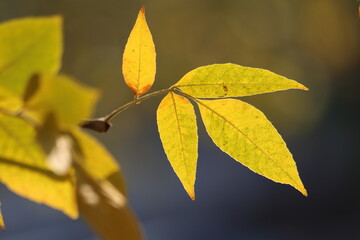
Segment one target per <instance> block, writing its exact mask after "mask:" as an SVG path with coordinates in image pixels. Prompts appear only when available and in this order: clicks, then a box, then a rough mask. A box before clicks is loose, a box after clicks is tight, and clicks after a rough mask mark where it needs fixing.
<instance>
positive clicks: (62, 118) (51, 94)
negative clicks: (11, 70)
mask: <svg viewBox="0 0 360 240" xmlns="http://www.w3.org/2000/svg"><path fill="white" fill-rule="evenodd" d="M39 85H40V86H39V89H38V91H37V93H35V95H34V96H32V97H31V99H29V100H28V102H27V103H26V105H25V112H26V114H28V115H29V116H30V117H31V118H32V119H35V121H37V122H39V123H43V122H44V120H45V118H46V117H47V115H48V114H49V113H54V115H55V118H56V120H57V123H58V124H59V128H60V129H62V130H64V129H69V128H71V127H73V126H74V125H78V124H79V123H80V122H82V121H83V119H85V118H88V117H90V115H91V113H92V111H93V107H94V104H95V102H96V101H97V98H98V92H97V91H96V90H95V89H93V88H90V87H87V86H85V85H84V84H81V83H79V82H77V81H75V80H74V79H72V78H70V77H68V76H65V75H59V76H56V77H51V76H41V77H40V83H39Z"/></svg>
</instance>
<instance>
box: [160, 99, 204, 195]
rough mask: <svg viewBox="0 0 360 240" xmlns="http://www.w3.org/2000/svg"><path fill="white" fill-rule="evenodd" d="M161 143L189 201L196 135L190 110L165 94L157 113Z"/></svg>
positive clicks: (190, 107)
mask: <svg viewBox="0 0 360 240" xmlns="http://www.w3.org/2000/svg"><path fill="white" fill-rule="evenodd" d="M157 125H158V129H159V133H160V138H161V142H162V144H163V146H164V150H165V153H166V155H167V157H168V159H169V162H170V164H171V166H172V167H173V169H174V171H175V173H176V174H177V176H178V177H179V179H180V181H181V183H182V184H183V186H184V188H185V190H186V192H187V193H188V194H189V196H190V197H191V199H193V200H194V199H195V192H194V184H195V178H196V164H197V158H198V152H197V151H198V134H197V125H196V115H195V112H194V107H193V106H192V104H191V103H190V102H189V100H187V99H186V98H184V97H182V96H179V95H176V94H174V93H169V94H168V95H166V96H165V98H164V99H163V100H162V101H161V103H160V105H159V108H158V110H157Z"/></svg>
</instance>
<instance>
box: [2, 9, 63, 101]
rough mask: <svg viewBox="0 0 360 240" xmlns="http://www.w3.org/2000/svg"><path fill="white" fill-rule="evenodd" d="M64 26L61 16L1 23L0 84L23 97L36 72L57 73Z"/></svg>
mask: <svg viewBox="0 0 360 240" xmlns="http://www.w3.org/2000/svg"><path fill="white" fill-rule="evenodd" d="M61 27H62V19H61V17H60V16H54V17H39V18H22V19H17V20H11V21H8V22H5V23H2V24H0V85H2V86H4V87H6V88H7V89H8V90H9V91H11V92H12V93H14V94H15V95H16V96H22V94H23V92H24V89H25V87H26V83H27V81H28V80H29V79H30V77H31V76H32V75H33V74H34V73H46V74H50V75H55V74H56V73H57V71H58V70H59V68H60V65H61V55H62V32H61Z"/></svg>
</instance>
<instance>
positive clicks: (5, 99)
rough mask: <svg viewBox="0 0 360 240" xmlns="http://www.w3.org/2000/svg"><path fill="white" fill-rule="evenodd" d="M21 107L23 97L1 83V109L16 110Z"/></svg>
mask: <svg viewBox="0 0 360 240" xmlns="http://www.w3.org/2000/svg"><path fill="white" fill-rule="evenodd" d="M21 107H22V100H21V98H20V97H18V96H15V95H14V94H13V93H11V92H10V91H9V90H7V89H6V88H4V87H3V86H1V85H0V111H6V112H15V111H17V110H19V109H20V108H21Z"/></svg>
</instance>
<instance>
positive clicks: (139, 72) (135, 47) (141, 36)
mask: <svg viewBox="0 0 360 240" xmlns="http://www.w3.org/2000/svg"><path fill="white" fill-rule="evenodd" d="M122 71H123V75H124V79H125V82H126V84H127V85H128V87H129V88H130V89H131V90H132V91H133V92H134V94H135V96H140V95H142V94H144V93H146V92H147V91H149V89H150V87H151V86H152V85H153V83H154V80H155V72H156V53H155V45H154V42H153V39H152V36H151V32H150V30H149V27H148V25H147V23H146V19H145V8H144V7H143V8H141V10H140V12H139V15H138V17H137V19H136V22H135V25H134V28H133V29H132V31H131V33H130V36H129V39H128V42H127V44H126V46H125V50H124V55H123V65H122Z"/></svg>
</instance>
